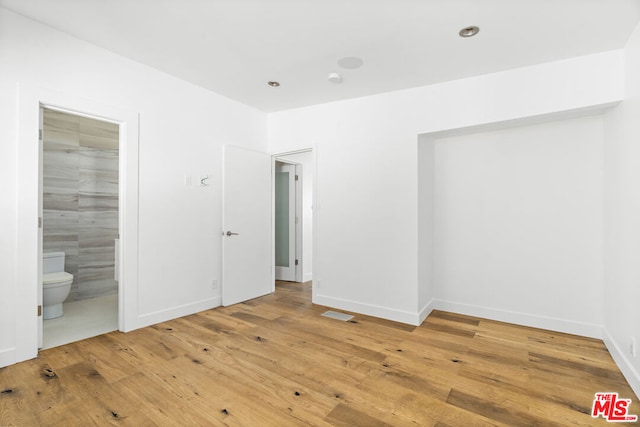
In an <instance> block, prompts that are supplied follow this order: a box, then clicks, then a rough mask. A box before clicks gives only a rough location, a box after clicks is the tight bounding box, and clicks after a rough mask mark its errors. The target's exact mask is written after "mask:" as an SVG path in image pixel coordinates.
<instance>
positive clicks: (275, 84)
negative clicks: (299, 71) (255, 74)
mask: <svg viewBox="0 0 640 427" xmlns="http://www.w3.org/2000/svg"><path fill="white" fill-rule="evenodd" d="M267 84H268V85H269V86H271V87H278V86H280V83H278V82H275V81H270V82H267Z"/></svg>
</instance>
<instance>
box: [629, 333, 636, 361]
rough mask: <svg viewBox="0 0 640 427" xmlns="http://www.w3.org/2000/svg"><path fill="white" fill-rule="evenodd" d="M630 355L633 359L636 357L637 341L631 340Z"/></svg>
mask: <svg viewBox="0 0 640 427" xmlns="http://www.w3.org/2000/svg"><path fill="white" fill-rule="evenodd" d="M629 353H631V357H636V339H635V338H633V337H632V338H631V344H630V345H629Z"/></svg>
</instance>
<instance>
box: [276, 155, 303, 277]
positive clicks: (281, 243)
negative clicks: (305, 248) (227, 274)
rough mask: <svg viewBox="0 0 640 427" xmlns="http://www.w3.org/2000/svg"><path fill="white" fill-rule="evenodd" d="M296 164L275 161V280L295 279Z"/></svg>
mask: <svg viewBox="0 0 640 427" xmlns="http://www.w3.org/2000/svg"><path fill="white" fill-rule="evenodd" d="M296 177H297V174H296V165H294V164H286V163H281V162H277V163H276V172H275V180H274V183H275V189H274V191H275V257H276V270H275V275H276V280H287V281H290V282H293V281H295V280H296V269H297V265H298V260H297V257H296V243H297V242H296V241H297V239H296V224H297V216H296V200H297V194H296Z"/></svg>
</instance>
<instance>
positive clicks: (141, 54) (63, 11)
mask: <svg viewBox="0 0 640 427" xmlns="http://www.w3.org/2000/svg"><path fill="white" fill-rule="evenodd" d="M0 6H3V7H5V8H7V9H10V10H12V11H15V12H18V13H20V14H22V15H25V16H27V17H30V18H33V19H35V20H37V21H40V22H42V23H45V24H47V25H50V26H52V27H54V28H57V29H59V30H62V31H64V32H67V33H69V34H72V35H74V36H76V37H78V38H81V39H84V40H87V41H89V42H91V43H94V44H96V45H98V46H101V47H104V48H105V49H108V50H110V51H113V52H116V53H118V54H120V55H123V56H125V57H128V58H131V59H133V60H135V61H138V62H141V63H144V64H147V65H149V66H151V67H154V68H157V69H159V70H162V71H164V72H166V73H169V74H172V75H175V76H177V77H180V78H182V79H184V80H187V81H190V82H193V83H195V84H197V85H200V86H203V87H205V88H208V89H210V90H212V91H215V92H217V93H220V94H222V95H225V96H227V97H229V98H232V99H235V100H237V101H240V102H242V103H244V104H247V105H251V106H254V107H256V108H258V109H260V110H263V111H267V112H269V111H278V110H284V109H289V108H295V107H301V106H306V105H312V104H318V103H323V102H330V101H336V100H341V99H346V98H353V97H359V96H366V95H371V94H376V93H381V92H388V91H393V90H398V89H405V88H410V87H416V86H423V85H428V84H433V83H438V82H443V81H447V80H453V79H458V78H463V77H469V76H473V75H478V74H485V73H490V72H495V71H501V70H506V69H510V68H516V67H522V66H527V65H531V64H537V63H542V62H548V61H554V60H558V59H562V58H569V57H574V56H580V55H585V54H589V53H595V52H601V51H606V50H611V49H617V48H621V47H623V46H624V44H625V42H626V40H627V39H628V37H629V35H630V34H631V31H632V30H633V28H634V26H635V25H636V24H637V22H638V20H639V19H640V1H639V0H56V1H52V0H0ZM469 25H477V26H479V27H480V33H479V34H478V35H477V36H476V37H473V38H469V39H463V38H460V37H459V36H458V31H459V30H460V29H461V28H463V27H466V26H469ZM346 56H357V57H361V58H362V59H363V60H364V65H363V66H362V67H361V68H359V69H355V70H344V69H341V68H340V67H339V66H338V65H337V61H338V59H340V58H342V57H346ZM330 72H340V73H341V74H342V76H343V79H344V81H343V83H342V84H334V83H330V82H328V81H327V76H328V74H329V73H330ZM269 80H277V81H279V82H280V83H281V86H280V87H278V88H272V87H269V86H267V84H266V83H267V81H269Z"/></svg>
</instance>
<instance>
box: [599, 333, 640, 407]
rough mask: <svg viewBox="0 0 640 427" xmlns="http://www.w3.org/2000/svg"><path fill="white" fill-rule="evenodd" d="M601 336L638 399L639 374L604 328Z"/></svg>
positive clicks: (639, 392) (639, 396) (639, 390)
mask: <svg viewBox="0 0 640 427" xmlns="http://www.w3.org/2000/svg"><path fill="white" fill-rule="evenodd" d="M602 335H603V338H602V340H603V341H604V344H605V345H606V346H607V350H609V353H610V354H611V357H613V361H614V362H616V365H618V368H620V371H621V372H622V375H624V377H625V378H626V380H627V381H628V382H629V385H630V386H631V388H632V389H633V392H634V393H635V394H636V398H640V372H638V371H637V370H636V369H635V368H634V367H633V364H632V363H631V361H630V360H629V359H627V357H626V356H625V353H624V352H623V351H622V350H621V349H620V347H619V346H618V345H617V344H616V342H615V341H614V340H613V337H612V336H611V334H610V333H609V331H608V330H607V329H606V328H603V331H602Z"/></svg>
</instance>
